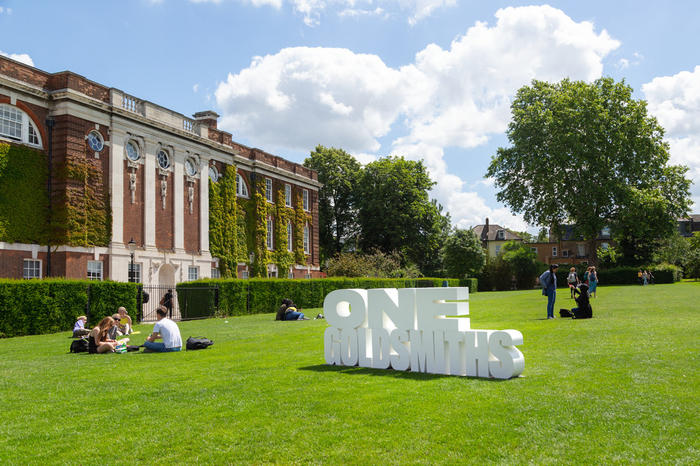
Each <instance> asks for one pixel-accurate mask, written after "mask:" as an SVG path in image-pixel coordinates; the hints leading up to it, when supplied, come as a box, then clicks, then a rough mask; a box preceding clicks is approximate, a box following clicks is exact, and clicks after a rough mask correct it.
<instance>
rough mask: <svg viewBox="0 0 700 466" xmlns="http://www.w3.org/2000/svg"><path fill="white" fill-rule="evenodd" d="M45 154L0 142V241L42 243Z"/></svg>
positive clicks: (45, 207)
mask: <svg viewBox="0 0 700 466" xmlns="http://www.w3.org/2000/svg"><path fill="white" fill-rule="evenodd" d="M46 176H47V167H46V155H45V154H44V153H43V152H42V151H38V150H36V149H32V148H29V147H26V146H20V145H14V144H7V143H0V241H7V242H10V243H38V244H46V239H47V224H46V220H47V212H48V204H49V201H48V197H47V195H46Z"/></svg>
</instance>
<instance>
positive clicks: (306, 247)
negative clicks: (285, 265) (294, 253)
mask: <svg viewBox="0 0 700 466" xmlns="http://www.w3.org/2000/svg"><path fill="white" fill-rule="evenodd" d="M304 254H309V224H308V223H307V224H306V225H304Z"/></svg>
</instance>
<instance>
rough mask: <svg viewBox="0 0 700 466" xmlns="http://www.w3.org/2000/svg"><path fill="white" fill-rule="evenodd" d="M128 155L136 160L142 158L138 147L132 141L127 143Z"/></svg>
mask: <svg viewBox="0 0 700 466" xmlns="http://www.w3.org/2000/svg"><path fill="white" fill-rule="evenodd" d="M126 156H127V157H129V159H130V160H133V161H134V162H136V161H137V160H138V159H140V158H141V155H140V154H139V149H138V147H136V144H134V143H133V142H131V141H129V142H127V143H126Z"/></svg>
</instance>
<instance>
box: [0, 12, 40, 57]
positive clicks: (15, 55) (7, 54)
mask: <svg viewBox="0 0 700 466" xmlns="http://www.w3.org/2000/svg"><path fill="white" fill-rule="evenodd" d="M8 10H9V8H8ZM0 55H2V56H3V57H8V58H12V59H13V60H17V61H18V62H20V63H24V64H25V65H29V66H34V60H32V57H30V56H29V55H28V54H26V53H5V52H3V51H2V50H0Z"/></svg>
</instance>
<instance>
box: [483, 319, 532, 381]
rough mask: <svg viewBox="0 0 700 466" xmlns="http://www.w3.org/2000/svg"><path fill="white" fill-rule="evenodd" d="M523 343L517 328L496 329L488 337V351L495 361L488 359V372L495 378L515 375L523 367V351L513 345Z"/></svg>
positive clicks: (507, 377) (520, 371)
mask: <svg viewBox="0 0 700 466" xmlns="http://www.w3.org/2000/svg"><path fill="white" fill-rule="evenodd" d="M522 344H523V334H522V333H520V332H519V331H517V330H498V331H495V332H493V333H492V334H491V337H490V338H489V351H490V352H491V354H492V355H493V356H494V357H496V359H497V361H489V372H491V376H492V377H495V378H497V379H509V378H511V377H517V376H518V375H520V374H521V373H522V372H523V369H524V368H525V358H524V357H523V353H521V352H520V350H519V349H518V348H516V347H515V346H514V345H522Z"/></svg>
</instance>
